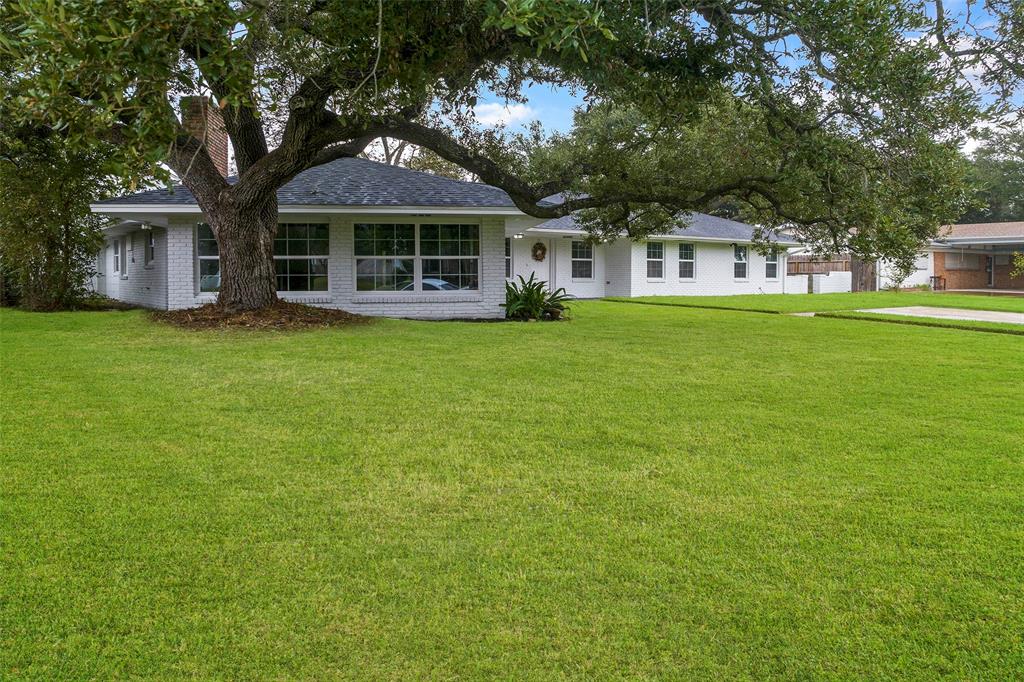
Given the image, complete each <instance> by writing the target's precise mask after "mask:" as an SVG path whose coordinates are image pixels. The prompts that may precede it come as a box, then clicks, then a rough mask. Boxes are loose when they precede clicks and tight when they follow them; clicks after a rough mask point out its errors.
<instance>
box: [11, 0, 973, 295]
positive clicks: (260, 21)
mask: <svg viewBox="0 0 1024 682" xmlns="http://www.w3.org/2000/svg"><path fill="white" fill-rule="evenodd" d="M933 29H934V20H933V19H931V18H930V16H929V14H928V12H927V11H926V8H925V7H924V6H923V5H922V3H921V2H919V1H918V0H890V1H877V2H864V1H863V0H830V1H828V2H809V3H796V4H794V3H786V2H777V1H775V0H749V1H744V2H732V1H731V0H721V1H719V0H712V1H710V2H709V1H708V0H699V1H696V0H694V1H690V0H671V1H669V0H644V1H643V2H640V1H634V2H628V1H624V2H614V3H596V2H584V1H582V0H579V1H574V0H436V1H434V2H387V3H385V2H383V0H376V1H373V0H367V1H357V0H264V1H260V2H255V1H248V0H242V1H240V2H230V3H229V2H206V3H199V2H194V1H192V0H165V1H164V2H160V3H154V2H152V1H151V0H121V1H120V2H116V3H115V2H96V0H63V1H62V2H60V3H54V2H52V0H18V1H17V2H8V3H4V4H0V55H2V57H3V58H5V59H6V60H7V61H8V62H9V63H10V64H11V68H12V71H13V72H14V73H16V74H17V75H18V78H17V81H16V82H15V83H13V84H11V86H10V87H7V88H5V89H4V91H3V92H0V98H3V99H5V100H8V101H10V102H11V103H12V107H13V110H14V111H15V112H16V115H14V116H13V121H14V122H16V123H21V124H33V125H45V126H48V127H49V128H50V129H52V130H53V131H54V132H55V133H57V134H60V135H61V136H62V137H64V138H65V139H66V140H68V142H69V144H75V143H76V142H87V141H90V140H94V139H96V138H97V137H102V138H104V139H109V140H113V141H116V142H118V143H119V144H120V145H122V146H123V148H124V149H125V150H126V155H127V157H128V158H129V159H145V160H147V161H149V162H152V163H155V162H157V161H163V162H166V163H167V164H168V165H169V166H170V167H171V168H172V169H173V170H174V171H175V173H177V175H178V176H179V177H180V178H181V179H182V182H184V184H185V185H186V186H187V187H188V188H189V190H190V191H191V192H192V194H193V195H194V196H195V197H196V200H197V202H198V204H199V206H200V208H201V209H202V210H203V213H204V214H205V216H206V219H207V220H208V222H209V223H210V225H211V228H212V230H213V233H214V236H215V237H216V239H217V242H218V245H219V250H220V264H221V289H220V293H219V298H218V301H219V303H220V304H221V305H223V306H225V307H226V308H229V309H257V308H260V307H263V306H267V305H270V304H272V303H273V302H274V301H275V300H276V294H275V289H276V286H275V278H274V268H273V261H272V243H273V237H274V233H275V231H276V223H277V214H278V210H277V209H278V207H277V197H276V190H277V189H278V188H279V187H281V186H282V185H283V184H284V183H286V182H288V181H289V180H291V179H292V178H293V177H295V175H296V174H298V173H300V172H302V171H303V170H305V169H307V168H311V167H314V166H317V165H320V164H324V163H329V162H331V161H333V160H336V159H339V158H342V157H350V156H355V155H357V154H359V153H361V152H362V151H363V150H364V149H365V148H366V146H367V145H368V144H369V143H370V141H372V140H374V139H377V138H381V137H387V138H392V139H395V140H401V141H404V142H407V143H409V144H414V145H417V146H419V147H421V148H424V149H427V150H430V151H431V152H433V153H434V154H436V155H437V156H438V157H440V158H442V159H444V160H445V161H446V162H448V163H450V164H454V165H456V166H458V167H460V168H463V169H465V170H467V171H468V172H470V173H473V174H475V175H476V176H478V177H479V178H480V179H481V180H482V181H483V182H486V183H488V184H491V185H495V186H498V187H500V188H501V189H503V190H505V191H506V192H507V193H508V194H509V196H510V197H511V198H512V200H513V201H514V202H515V204H516V206H517V207H519V208H520V210H522V211H523V212H525V213H527V214H529V215H532V216H535V217H538V218H555V217H558V216H562V215H566V214H568V213H572V212H576V211H582V214H581V215H582V216H583V218H584V219H585V220H586V221H587V224H588V225H589V226H591V227H592V228H593V230H594V231H595V232H596V233H598V234H614V235H615V236H618V235H620V234H622V233H625V234H626V235H628V236H630V237H633V238H642V237H644V236H645V235H649V234H651V233H654V232H658V231H664V230H666V229H667V228H668V227H669V225H670V224H671V223H674V221H675V220H677V216H678V215H679V214H680V213H681V212H683V211H690V210H704V209H708V208H711V207H714V206H718V205H721V203H722V202H723V201H726V200H728V201H734V202H738V203H740V204H742V205H743V206H744V207H745V208H746V209H749V211H750V212H751V215H753V216H754V217H756V218H757V219H758V221H759V222H760V223H761V224H762V225H763V226H764V227H765V228H766V232H767V231H768V230H770V229H771V228H775V227H779V226H783V225H784V226H787V227H790V228H791V229H793V230H794V231H795V232H796V233H797V234H798V235H799V236H800V237H802V238H803V239H805V240H806V241H807V243H808V244H809V245H812V246H814V247H815V248H817V249H820V250H826V251H840V250H842V251H845V250H849V251H852V252H853V253H854V254H855V255H858V256H860V257H865V258H868V259H875V258H878V257H885V258H890V259H891V258H893V257H895V256H897V255H898V254H894V253H889V252H886V251H885V250H884V249H886V248H887V245H897V244H902V243H903V240H895V241H894V240H888V239H887V238H886V233H887V232H888V231H891V230H901V231H909V233H911V234H913V235H914V237H915V242H917V243H920V242H922V241H923V240H924V239H927V238H929V237H931V236H933V235H934V234H935V232H936V231H937V229H938V226H939V225H940V224H942V223H944V222H948V221H949V220H951V219H952V218H953V217H955V216H957V215H959V214H960V213H961V212H962V206H961V202H962V199H963V187H964V184H963V173H964V168H963V164H962V162H961V161H960V159H959V157H958V155H957V153H956V149H957V146H958V144H959V142H960V141H961V140H962V137H963V134H964V131H965V129H966V128H967V127H968V126H969V125H970V124H971V122H972V120H973V116H974V113H975V109H974V102H973V96H972V93H971V92H970V91H969V90H968V89H967V88H965V87H964V86H963V84H962V83H960V82H959V81H958V80H957V75H956V74H955V73H953V71H954V70H953V69H952V68H950V66H949V65H948V61H949V60H947V59H945V56H944V54H943V52H942V49H941V46H939V45H938V44H937V43H936V42H935V41H930V40H923V39H921V38H922V37H926V36H927V35H929V34H930V33H931V32H932V31H933ZM527 83H546V84H552V85H555V86H561V87H568V88H572V89H574V90H576V91H578V92H582V93H583V94H584V95H585V97H586V101H587V102H588V105H587V106H586V107H584V108H583V109H581V110H580V111H578V112H577V116H576V127H575V128H574V129H573V130H572V131H571V132H570V133H568V134H565V135H552V136H543V135H540V134H539V131H536V130H534V131H531V132H530V133H526V134H519V135H513V134H508V133H505V132H504V131H495V130H493V129H487V128H483V127H481V126H480V125H478V124H477V122H476V120H475V116H474V113H473V111H474V107H475V105H476V103H477V100H478V97H479V96H480V93H481V92H485V91H489V92H491V93H494V94H495V95H496V96H497V97H499V98H501V99H505V100H508V101H513V102H515V101H522V95H521V93H522V92H523V86H524V85H525V84H527ZM197 93H209V94H210V96H211V99H212V100H213V101H214V102H215V103H216V104H217V106H219V107H220V109H221V111H222V112H223V114H224V118H225V123H226V126H227V131H228V134H229V136H230V139H231V142H232V146H233V148H234V151H235V159H236V162H237V166H238V171H239V174H240V178H239V181H238V182H237V183H236V184H233V185H230V184H228V183H227V182H226V181H225V180H224V178H222V177H221V176H220V174H219V173H218V172H217V169H216V168H215V167H214V165H213V163H212V161H211V159H210V157H209V154H208V153H207V152H206V149H205V146H204V144H203V141H202V140H201V139H197V138H196V137H194V136H193V135H191V134H189V133H188V132H187V131H186V130H185V129H184V128H183V127H182V125H181V123H180V121H179V119H178V118H177V116H176V114H175V104H176V103H177V101H178V99H179V97H180V96H182V95H189V94H197ZM680 158H682V159H685V160H686V161H687V163H682V162H680V160H679V159H680ZM556 193H560V194H562V196H563V197H564V202H563V203H561V204H558V205H551V204H549V203H544V202H542V199H544V198H545V197H548V196H550V195H553V194H556Z"/></svg>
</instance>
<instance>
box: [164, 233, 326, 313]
mask: <svg viewBox="0 0 1024 682" xmlns="http://www.w3.org/2000/svg"><path fill="white" fill-rule="evenodd" d="M201 224H206V223H196V224H195V225H194V226H193V228H192V256H193V261H194V264H193V265H194V267H193V271H192V277H193V279H194V281H195V288H194V289H195V295H196V296H216V295H217V294H218V293H219V292H217V291H203V290H202V289H200V287H201V286H202V284H201V282H200V279H199V278H200V276H201V275H200V269H199V263H200V261H204V260H215V261H217V271H218V272H220V247H219V245H218V248H217V255H216V256H200V255H199V225H201ZM293 224H300V225H326V226H327V254H326V255H322V256H321V255H313V256H310V255H305V256H299V255H296V256H277V255H275V256H273V259H274V260H309V259H311V258H326V259H327V289H326V290H324V291H278V292H277V295H278V297H281V298H296V297H299V296H304V297H307V298H310V297H312V298H316V297H328V296H330V295H331V264H330V260H331V225H330V223H329V222H327V223H323V222H316V221H312V222H300V221H294V222H292V223H282V222H279V223H278V225H293ZM155 254H156V252H155V249H154V256H155ZM274 282H275V284H276V282H277V276H276V275H275V276H274Z"/></svg>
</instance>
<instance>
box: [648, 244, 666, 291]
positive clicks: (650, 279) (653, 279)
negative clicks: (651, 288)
mask: <svg viewBox="0 0 1024 682" xmlns="http://www.w3.org/2000/svg"><path fill="white" fill-rule="evenodd" d="M651 244H660V245H661V258H651V252H650V251H649V248H650V245H651ZM644 257H645V261H644V274H645V275H647V281H648V282H664V281H665V242H659V241H650V242H646V243H645V244H644ZM659 262H660V263H661V277H651V276H650V263H659Z"/></svg>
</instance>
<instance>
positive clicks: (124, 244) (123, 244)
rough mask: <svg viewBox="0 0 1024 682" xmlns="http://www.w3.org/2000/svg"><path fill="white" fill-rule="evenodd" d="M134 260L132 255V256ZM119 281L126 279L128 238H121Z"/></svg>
mask: <svg viewBox="0 0 1024 682" xmlns="http://www.w3.org/2000/svg"><path fill="white" fill-rule="evenodd" d="M132 258H133V259H134V253H133V254H132ZM119 274H120V275H121V279H128V236H127V235H125V236H123V237H121V271H120V273H119Z"/></svg>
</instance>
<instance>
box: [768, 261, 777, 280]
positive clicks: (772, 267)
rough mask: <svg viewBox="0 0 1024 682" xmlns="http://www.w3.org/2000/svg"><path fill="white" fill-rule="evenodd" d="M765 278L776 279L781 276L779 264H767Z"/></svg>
mask: <svg viewBox="0 0 1024 682" xmlns="http://www.w3.org/2000/svg"><path fill="white" fill-rule="evenodd" d="M764 276H765V277H767V278H768V279H775V278H776V277H778V276H779V264H778V263H767V264H766V265H765V267H764Z"/></svg>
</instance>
